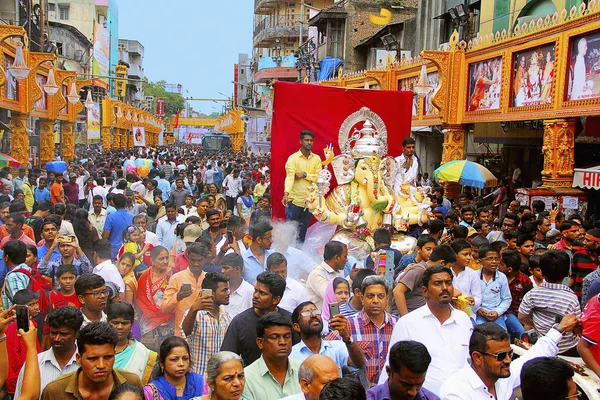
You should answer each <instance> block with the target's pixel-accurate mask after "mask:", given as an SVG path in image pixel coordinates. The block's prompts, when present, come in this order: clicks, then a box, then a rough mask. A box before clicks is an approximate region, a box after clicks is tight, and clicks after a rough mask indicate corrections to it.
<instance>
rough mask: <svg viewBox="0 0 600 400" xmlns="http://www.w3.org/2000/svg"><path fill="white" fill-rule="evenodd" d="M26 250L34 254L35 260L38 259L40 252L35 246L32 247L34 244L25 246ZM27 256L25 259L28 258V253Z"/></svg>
mask: <svg viewBox="0 0 600 400" xmlns="http://www.w3.org/2000/svg"><path fill="white" fill-rule="evenodd" d="M25 248H26V250H29V251H30V252H31V254H33V256H34V257H35V258H37V256H38V250H37V247H35V246H34V245H32V244H26V245H25ZM25 254H26V255H25V257H27V253H25Z"/></svg>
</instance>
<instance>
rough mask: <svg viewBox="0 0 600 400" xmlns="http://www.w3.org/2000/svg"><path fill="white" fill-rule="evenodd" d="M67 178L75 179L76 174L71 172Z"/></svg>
mask: <svg viewBox="0 0 600 400" xmlns="http://www.w3.org/2000/svg"><path fill="white" fill-rule="evenodd" d="M69 178H77V174H76V173H75V172H71V173H70V174H69Z"/></svg>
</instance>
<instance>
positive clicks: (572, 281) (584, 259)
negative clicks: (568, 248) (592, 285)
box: [569, 229, 600, 299]
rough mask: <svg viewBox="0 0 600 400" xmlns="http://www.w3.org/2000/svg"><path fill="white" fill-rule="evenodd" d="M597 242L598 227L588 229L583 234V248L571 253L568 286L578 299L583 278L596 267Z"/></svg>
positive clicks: (599, 232) (599, 240)
mask: <svg viewBox="0 0 600 400" xmlns="http://www.w3.org/2000/svg"><path fill="white" fill-rule="evenodd" d="M599 243H600V229H590V230H589V231H588V232H587V233H586V235H585V239H584V244H585V249H583V250H577V251H576V252H575V253H573V259H572V260H571V275H570V277H569V287H570V288H571V289H573V291H574V292H575V294H576V295H577V296H578V297H579V298H580V299H581V298H582V285H583V280H584V279H585V277H586V276H588V275H589V274H590V273H591V272H594V271H595V270H596V269H597V268H598V256H597V255H596V250H597V249H598V244H599Z"/></svg>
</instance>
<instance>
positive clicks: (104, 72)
mask: <svg viewBox="0 0 600 400" xmlns="http://www.w3.org/2000/svg"><path fill="white" fill-rule="evenodd" d="M109 36H110V34H109V32H108V29H106V28H105V27H104V25H103V24H99V23H98V22H94V57H93V59H92V74H93V75H97V76H99V77H97V78H94V79H93V81H94V84H95V85H98V86H100V87H103V88H104V89H108V74H109V66H110V61H109V60H110V44H109Z"/></svg>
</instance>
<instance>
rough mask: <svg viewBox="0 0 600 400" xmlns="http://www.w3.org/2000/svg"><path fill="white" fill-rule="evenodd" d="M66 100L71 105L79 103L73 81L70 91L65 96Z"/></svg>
mask: <svg viewBox="0 0 600 400" xmlns="http://www.w3.org/2000/svg"><path fill="white" fill-rule="evenodd" d="M67 99H68V100H69V103H71V104H77V102H78V101H79V93H77V86H76V85H75V81H74V80H73V82H72V83H71V91H70V92H69V94H68V95H67Z"/></svg>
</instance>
